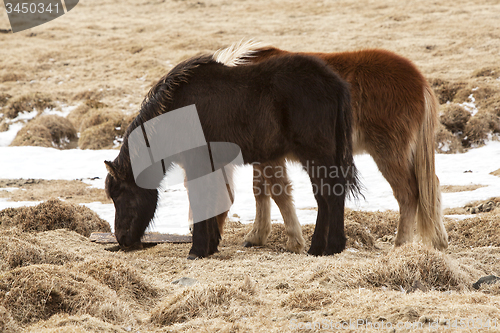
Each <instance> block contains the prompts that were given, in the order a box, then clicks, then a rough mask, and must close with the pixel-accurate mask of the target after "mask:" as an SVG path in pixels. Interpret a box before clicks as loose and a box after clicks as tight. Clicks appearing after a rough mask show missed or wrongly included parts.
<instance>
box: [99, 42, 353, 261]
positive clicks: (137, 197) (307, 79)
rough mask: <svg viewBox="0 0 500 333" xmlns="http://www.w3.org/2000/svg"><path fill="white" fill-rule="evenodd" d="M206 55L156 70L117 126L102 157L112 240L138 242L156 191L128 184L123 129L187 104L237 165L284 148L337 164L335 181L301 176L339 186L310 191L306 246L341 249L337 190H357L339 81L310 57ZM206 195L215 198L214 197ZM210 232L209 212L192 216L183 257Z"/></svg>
mask: <svg viewBox="0 0 500 333" xmlns="http://www.w3.org/2000/svg"><path fill="white" fill-rule="evenodd" d="M235 52H238V50H236V51H235ZM243 53H244V52H243ZM240 54H241V53H240ZM212 57H213V56H212V55H210V56H199V57H195V58H192V59H189V60H187V61H185V62H183V63H181V64H179V65H177V66H176V67H175V68H174V69H172V71H170V72H169V73H168V74H167V75H166V76H165V77H163V78H162V79H161V80H160V81H159V82H158V83H157V84H156V85H155V86H154V87H153V88H152V89H151V91H150V92H149V93H148V95H147V96H146V99H145V100H144V102H143V103H142V106H141V112H140V114H139V115H138V116H137V118H136V119H135V120H134V122H133V123H132V124H131V125H130V127H129V128H128V129H127V132H126V134H125V137H124V143H123V146H122V148H121V150H120V154H119V155H118V157H117V158H116V159H115V161H113V162H106V165H107V168H108V171H109V174H108V176H107V179H106V191H107V193H108V194H109V195H110V197H111V198H112V199H113V201H114V204H115V208H116V215H115V234H116V238H117V240H118V242H119V243H120V245H121V246H123V247H130V246H134V245H135V244H137V243H138V242H140V238H141V236H142V235H143V234H144V230H145V229H146V227H147V226H148V224H149V223H150V221H151V219H152V218H153V216H154V212H155V209H156V205H157V195H158V191H157V190H156V189H155V190H146V189H142V188H139V187H138V186H137V185H136V184H135V181H134V176H133V174H132V169H131V164H130V153H129V150H128V149H129V146H128V136H129V135H130V133H131V132H132V131H133V130H134V129H135V128H137V127H138V126H141V124H143V123H144V122H146V121H148V120H150V119H152V118H154V117H156V116H158V115H161V114H164V113H166V112H169V111H171V110H176V109H179V108H181V107H184V106H188V105H192V104H195V105H196V108H197V111H198V115H199V118H200V122H201V126H202V128H203V132H204V134H205V139H206V141H207V142H233V143H235V144H237V145H238V146H239V147H240V149H241V152H242V156H243V160H244V162H245V163H260V164H262V163H268V162H272V161H276V160H282V159H284V158H285V156H291V155H293V156H294V157H295V158H296V159H297V160H298V161H300V162H301V163H302V164H304V165H306V163H307V162H308V161H313V163H314V164H315V165H322V166H325V167H328V168H330V167H338V168H340V169H342V170H344V171H345V170H347V173H346V174H344V175H341V176H340V177H337V178H329V177H322V176H318V175H314V174H311V175H310V176H311V177H310V178H311V182H312V183H313V184H315V185H317V186H318V187H321V185H322V184H327V185H328V186H330V187H333V186H335V185H340V187H341V188H342V193H341V194H334V193H330V192H328V193H326V192H325V193H323V192H322V191H321V193H317V194H316V199H317V201H318V206H319V209H318V212H319V214H318V218H317V222H316V229H315V232H314V235H313V238H312V244H311V248H310V250H309V253H311V254H313V255H322V254H333V253H339V252H341V251H342V250H343V249H344V247H345V242H346V238H345V233H344V220H343V218H344V200H345V196H346V195H347V194H349V193H352V194H356V193H358V191H359V187H358V181H357V171H356V169H355V167H354V162H353V158H352V149H351V148H352V142H351V138H352V130H351V126H352V114H351V109H350V106H351V103H350V94H349V88H348V86H347V84H346V83H345V82H344V81H343V80H341V79H339V77H338V76H337V75H336V74H335V73H334V72H333V71H332V70H331V69H329V68H328V66H327V65H326V64H325V63H324V62H323V61H322V60H320V59H317V58H315V57H310V56H305V55H283V56H276V57H272V58H270V59H268V60H264V61H261V62H259V63H256V64H249V65H245V66H236V67H229V66H225V65H224V64H221V63H218V62H216V61H215V60H213V59H212ZM229 58H230V57H229ZM229 58H227V59H229ZM182 163H183V162H181V163H179V164H181V165H182ZM188 190H189V182H188ZM211 199H212V200H217V194H216V193H214V194H213V196H211ZM293 234H294V236H297V234H300V232H299V233H298V232H297V231H294V232H293ZM219 239H220V232H219V226H218V224H217V218H216V217H213V218H211V219H208V220H205V221H201V222H198V223H195V224H194V226H193V246H192V248H191V250H190V255H189V258H190V259H193V258H196V257H205V256H207V255H210V254H212V253H214V252H216V251H217V245H218V243H219Z"/></svg>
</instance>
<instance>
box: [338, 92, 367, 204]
mask: <svg viewBox="0 0 500 333" xmlns="http://www.w3.org/2000/svg"><path fill="white" fill-rule="evenodd" d="M345 89H346V91H343V92H341V93H339V98H338V101H339V103H340V105H339V107H338V112H337V122H336V128H335V132H336V147H337V153H336V159H337V165H339V166H340V169H341V172H342V173H343V176H344V177H345V179H346V181H347V183H346V197H347V198H354V199H358V198H359V196H360V195H362V194H361V189H362V186H361V182H360V181H359V177H358V169H357V168H356V166H355V165H354V158H353V146H352V132H353V130H354V121H353V115H352V107H351V93H350V89H349V86H348V84H347V83H346V84H345Z"/></svg>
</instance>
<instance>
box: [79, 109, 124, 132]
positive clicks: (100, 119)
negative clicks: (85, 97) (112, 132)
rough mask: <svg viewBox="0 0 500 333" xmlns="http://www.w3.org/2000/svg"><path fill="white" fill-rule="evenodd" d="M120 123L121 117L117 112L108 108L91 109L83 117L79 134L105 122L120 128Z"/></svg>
mask: <svg viewBox="0 0 500 333" xmlns="http://www.w3.org/2000/svg"><path fill="white" fill-rule="evenodd" d="M122 121H123V115H122V113H121V112H119V111H116V110H113V109H109V108H99V109H92V108H91V109H90V111H89V112H87V113H86V114H85V116H84V117H83V119H82V121H81V123H80V126H79V129H80V131H81V132H83V131H85V130H86V129H88V128H90V127H94V126H97V125H101V124H104V123H107V122H111V123H112V124H113V125H114V126H115V127H120V126H121V124H122Z"/></svg>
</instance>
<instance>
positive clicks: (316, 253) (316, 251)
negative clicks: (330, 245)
mask: <svg viewBox="0 0 500 333" xmlns="http://www.w3.org/2000/svg"><path fill="white" fill-rule="evenodd" d="M307 253H308V254H310V255H312V256H315V257H318V256H321V255H323V250H320V249H318V248H313V247H311V248H310V249H309V251H307Z"/></svg>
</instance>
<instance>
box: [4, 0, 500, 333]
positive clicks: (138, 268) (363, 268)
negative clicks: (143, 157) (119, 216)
mask: <svg viewBox="0 0 500 333" xmlns="http://www.w3.org/2000/svg"><path fill="white" fill-rule="evenodd" d="M0 3H1V4H0V8H3V2H2V1H1V0H0ZM499 22H500V4H499V2H498V1H496V0H477V1H462V0H459V1H451V0H443V1H440V2H430V1H411V2H410V1H393V0H390V1H385V2H380V1H370V0H357V1H354V0H340V1H309V2H308V1H298V0H267V1H264V0H256V1H251V2H249V1H243V0H239V1H227V0H214V1H192V0H186V1H182V0H172V1H161V0H158V1H150V0H148V1H131V0H124V1H110V0H104V1H90V0H89V1H80V3H79V4H78V5H77V6H76V7H75V8H74V9H73V10H72V11H70V12H69V13H68V14H65V15H64V16H62V17H60V18H58V19H57V20H54V21H52V22H50V23H47V24H45V25H42V26H39V27H36V28H33V29H30V30H28V31H23V32H20V33H16V34H11V33H3V32H0V114H1V116H0V131H1V130H5V129H6V128H7V127H8V123H9V121H10V120H8V119H12V118H15V117H16V116H17V115H18V113H19V112H23V111H32V110H33V107H35V108H38V109H44V108H47V107H48V108H53V109H56V110H63V109H64V108H65V107H68V106H69V107H74V108H75V109H74V110H73V111H72V114H71V115H70V116H68V119H70V120H71V121H72V122H73V126H74V130H75V131H77V132H78V133H79V134H80V139H81V140H82V141H85V140H84V139H85V138H89V137H90V138H92V137H97V136H98V135H96V134H95V133H100V132H103V131H104V132H107V133H109V132H110V131H111V132H112V131H115V130H116V133H115V134H116V135H111V137H109V138H107V140H108V141H107V142H106V143H105V144H101V143H98V144H95V145H94V143H92V142H89V141H88V140H87V141H85V142H81V143H79V145H80V147H82V146H83V144H85V146H84V147H90V148H105V147H108V148H109V147H113V146H116V142H115V140H116V138H118V137H119V135H120V133H122V132H123V128H125V127H126V123H127V121H130V120H129V119H128V120H127V119H126V118H127V116H130V115H133V114H134V113H136V112H137V111H138V109H139V105H140V103H141V102H142V100H143V98H144V96H145V94H146V93H147V91H148V89H149V88H150V87H151V86H152V85H153V84H154V83H155V82H156V81H157V80H158V79H159V78H160V77H161V76H163V75H164V74H166V72H168V70H169V69H170V68H172V67H173V66H174V65H175V64H177V63H178V62H179V61H181V60H184V59H185V58H187V57H190V56H193V55H196V54H199V53H205V52H214V51H215V50H217V49H219V48H222V47H225V46H227V45H229V44H232V43H234V42H238V41H240V40H242V39H249V38H254V39H255V40H257V41H262V42H264V43H267V44H272V45H274V46H277V47H280V48H284V49H287V50H291V51H324V52H337V51H348V50H354V49H362V48H384V49H388V50H391V51H394V52H397V53H399V54H401V55H403V56H405V57H407V58H409V59H411V60H412V61H413V62H414V63H415V64H416V65H417V66H418V67H419V68H420V69H421V70H422V72H423V73H424V75H425V76H426V77H427V78H428V79H429V81H430V82H431V83H432V85H433V87H434V89H435V91H436V94H437V96H438V97H439V99H440V103H441V104H442V113H441V115H440V121H441V123H442V124H443V126H442V130H441V132H440V135H442V137H443V138H444V139H442V141H441V142H447V144H448V145H444V146H446V147H448V146H449V147H455V148H452V151H447V152H454V151H460V150H461V149H467V148H469V147H474V146H475V145H478V144H480V143H481V140H484V137H485V135H486V137H487V136H488V135H490V134H491V135H493V136H494V135H495V134H496V133H498V132H499V131H500V127H499V126H500V125H499V123H498V116H500V65H499V62H498V55H499V54H500V31H499V29H498V27H499ZM8 28H9V24H8V20H7V15H6V12H5V11H4V10H3V9H0V29H2V30H0V31H4V30H3V29H8ZM476 88H477V89H476ZM471 94H473V95H474V96H475V105H476V106H477V107H478V113H477V115H476V116H474V117H465V118H464V117H463V114H464V113H463V110H459V109H456V108H453V106H457V105H458V106H460V105H461V104H463V103H464V102H471V99H470V98H469V96H470V95H471ZM447 102H450V103H449V104H447ZM476 117H477V118H476ZM495 117H496V118H495ZM39 123H41V121H39ZM6 124H7V125H6ZM32 125H33V124H32ZM33 126H34V125H33ZM47 126H48V125H47ZM467 126H468V127H467ZM33 128H34V127H33ZM37 129H38V130H40V133H42V132H43V133H45V134H43V135H42V134H40V137H41V138H42V139H43V140H42V141H43V142H45V143H44V144H47V140H49V141H48V142H49V143H48V144H49V146H50V140H51V136H50V134H52V133H50V131H49V132H47V130H46V129H43V128H39V127H37ZM91 129H92V131H91ZM49 130H50V129H49ZM44 131H45V132H44ZM85 131H89V132H85ZM47 133H48V134H47ZM471 138H473V140H472V139H471ZM21 139H22V138H21ZM52 140H53V139H52ZM446 140H448V141H446ZM20 141H23V140H20ZM39 141H40V140H38V139H37V140H34V141H26V140H24V141H23V142H29V143H32V142H39ZM64 142H65V141H64V140H63V141H61V142H58V143H57V144H60V143H64ZM454 144H455V146H453V145H454ZM71 147H74V146H72V145H69V146H68V148H71ZM437 147H438V149H442V148H443V146H439V144H437ZM497 173H498V172H497ZM0 178H1V170H0ZM475 186H476V185H471V187H463V188H462V187H449V188H444V189H443V190H444V191H450V192H453V191H464V190H471V189H473V188H475ZM0 187H17V188H20V189H24V190H25V191H22V190H17V191H13V192H5V191H0V195H1V196H2V197H9V198H11V199H12V200H16V201H23V200H48V199H50V198H61V199H64V200H67V202H69V203H68V205H71V204H77V203H80V202H88V200H90V198H92V201H95V198H96V197H98V198H100V200H101V201H102V202H105V201H106V200H107V199H106V198H105V196H104V195H103V193H102V191H101V192H99V191H97V190H95V189H89V188H88V187H87V186H86V185H85V184H83V183H81V182H78V181H71V182H70V181H56V182H47V181H41V180H34V181H33V182H29V181H26V180H1V181H0ZM494 202H495V203H497V202H498V199H495V200H494ZM485 203H486V202H485ZM479 205H480V203H474V204H473V205H471V207H472V206H479ZM57 207H59V206H57V205H56V208H57ZM72 207H73V206H68V207H66V206H65V207H64V209H63V210H64V212H65V214H70V213H71V212H72V209H73V208H74V207H73V208H72ZM471 207H456V208H454V209H451V210H449V211H448V212H446V213H447V214H468V212H467V208H471ZM54 209H55V208H54ZM58 209H59V208H58ZM61 209H62V208H61ZM33 212H34V211H33V210H30V211H23V212H20V211H9V212H3V213H0V243H1V246H0V331H2V332H19V331H26V332H286V331H300V332H302V331H305V332H313V331H319V329H318V327H317V326H316V327H312V325H313V324H312V323H318V322H321V323H322V325H323V326H322V327H323V328H325V327H327V328H326V329H325V330H324V331H381V329H377V328H376V327H377V326H375V327H374V325H375V324H379V325H382V324H384V325H386V326H383V330H384V331H393V332H394V331H398V332H399V331H445V330H447V331H481V330H487V327H485V326H487V325H488V324H489V326H490V331H500V328H499V326H500V287H499V284H493V285H489V286H483V287H481V288H480V289H479V290H476V289H474V288H473V287H472V284H473V283H474V282H476V281H477V280H478V279H479V278H480V277H483V276H487V275H491V274H493V275H496V276H500V264H499V262H500V260H499V259H500V233H499V232H498V230H500V228H499V227H500V215H499V214H500V208H499V207H497V208H495V209H493V210H492V211H490V212H484V213H479V214H475V215H470V218H469V219H465V220H457V219H450V218H446V219H445V224H446V228H447V230H448V233H449V235H450V247H449V248H448V249H447V250H446V251H445V252H444V253H440V252H436V251H434V250H430V249H427V248H425V247H423V246H422V245H419V244H418V243H416V244H411V245H407V246H404V247H402V248H398V249H393V248H392V239H393V237H394V232H395V227H396V223H397V219H398V214H397V213H396V212H382V213H366V212H355V211H348V212H347V213H346V230H347V234H348V237H349V242H348V248H347V250H346V251H344V252H343V253H342V254H340V255H336V256H333V257H324V258H316V257H310V256H307V255H305V254H291V253H287V252H286V251H284V244H285V241H284V235H283V227H282V226H281V225H275V226H273V233H272V235H271V237H270V241H269V244H268V245H266V246H264V247H260V248H255V249H253V248H252V249H247V248H243V247H241V242H242V240H243V235H244V234H245V233H246V232H248V231H249V228H250V226H248V225H242V224H240V223H238V221H233V222H231V223H229V224H228V226H227V228H226V232H225V234H224V238H223V240H222V243H221V246H220V248H219V249H220V252H219V253H217V254H216V255H214V256H212V257H210V258H207V259H202V260H196V261H188V260H186V256H187V252H188V250H189V244H176V245H175V244H163V245H157V246H155V247H150V248H146V249H143V250H139V251H134V252H110V251H107V250H106V248H107V246H105V245H98V244H93V243H90V242H89V241H88V239H87V238H86V237H84V236H83V235H81V234H79V233H77V232H76V231H78V230H81V229H82V228H80V227H79V226H78V225H76V226H75V225H73V226H70V227H68V228H66V229H55V230H38V231H36V230H27V231H26V230H24V229H22V228H21V227H20V226H17V227H16V226H13V225H12V223H11V222H12V221H16V220H15V219H17V217H16V216H21V217H22V219H24V220H26V219H28V220H29V219H30V215H29V214H34V213H33ZM75 214H76V213H75ZM78 214H80V213H78ZM85 214H86V213H85ZM56 215H57V214H56ZM80 215H82V216H83V215H84V213H81V214H80ZM60 216H66V215H64V214H61V215H60ZM68 216H72V215H68ZM21 217H19V219H20V221H24V220H22V219H21ZM34 219H35V217H32V218H31V220H34ZM5 221H9V222H5ZM75 221H81V220H80V219H75ZM75 223H76V224H78V222H75ZM48 225H50V221H49V222H48ZM54 226H55V227H54V228H56V227H57V226H59V224H58V223H55V222H54ZM75 230H76V231H75ZM312 230H313V226H304V227H303V231H304V235H305V237H306V238H307V239H310V235H311V234H312ZM182 277H188V278H192V279H196V280H197V281H198V283H197V284H195V285H194V286H181V285H179V284H172V282H173V281H175V280H177V279H180V278H182ZM357 320H360V321H361V320H362V321H363V323H364V326H360V327H356V326H352V325H356V324H357ZM447 320H448V321H447ZM461 320H462V322H461ZM480 320H482V322H480ZM488 320H489V321H488ZM350 321H351V326H349V322H350ZM367 322H369V323H371V325H372V326H367V324H366V323H367ZM399 322H401V323H404V324H406V323H411V324H412V325H413V326H408V324H406V325H407V326H406V327H405V326H404V325H403V326H399V327H388V326H387V324H388V323H392V324H393V325H394V326H396V325H397V324H398V323H399ZM359 323H361V322H359ZM419 323H420V324H421V326H419V325H420V324H419ZM328 325H330V326H328ZM331 325H334V328H328V327H331ZM335 325H337V326H335ZM338 325H340V326H338ZM466 325H468V326H466ZM335 327H337V329H335ZM448 327H450V329H447V328H448Z"/></svg>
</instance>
